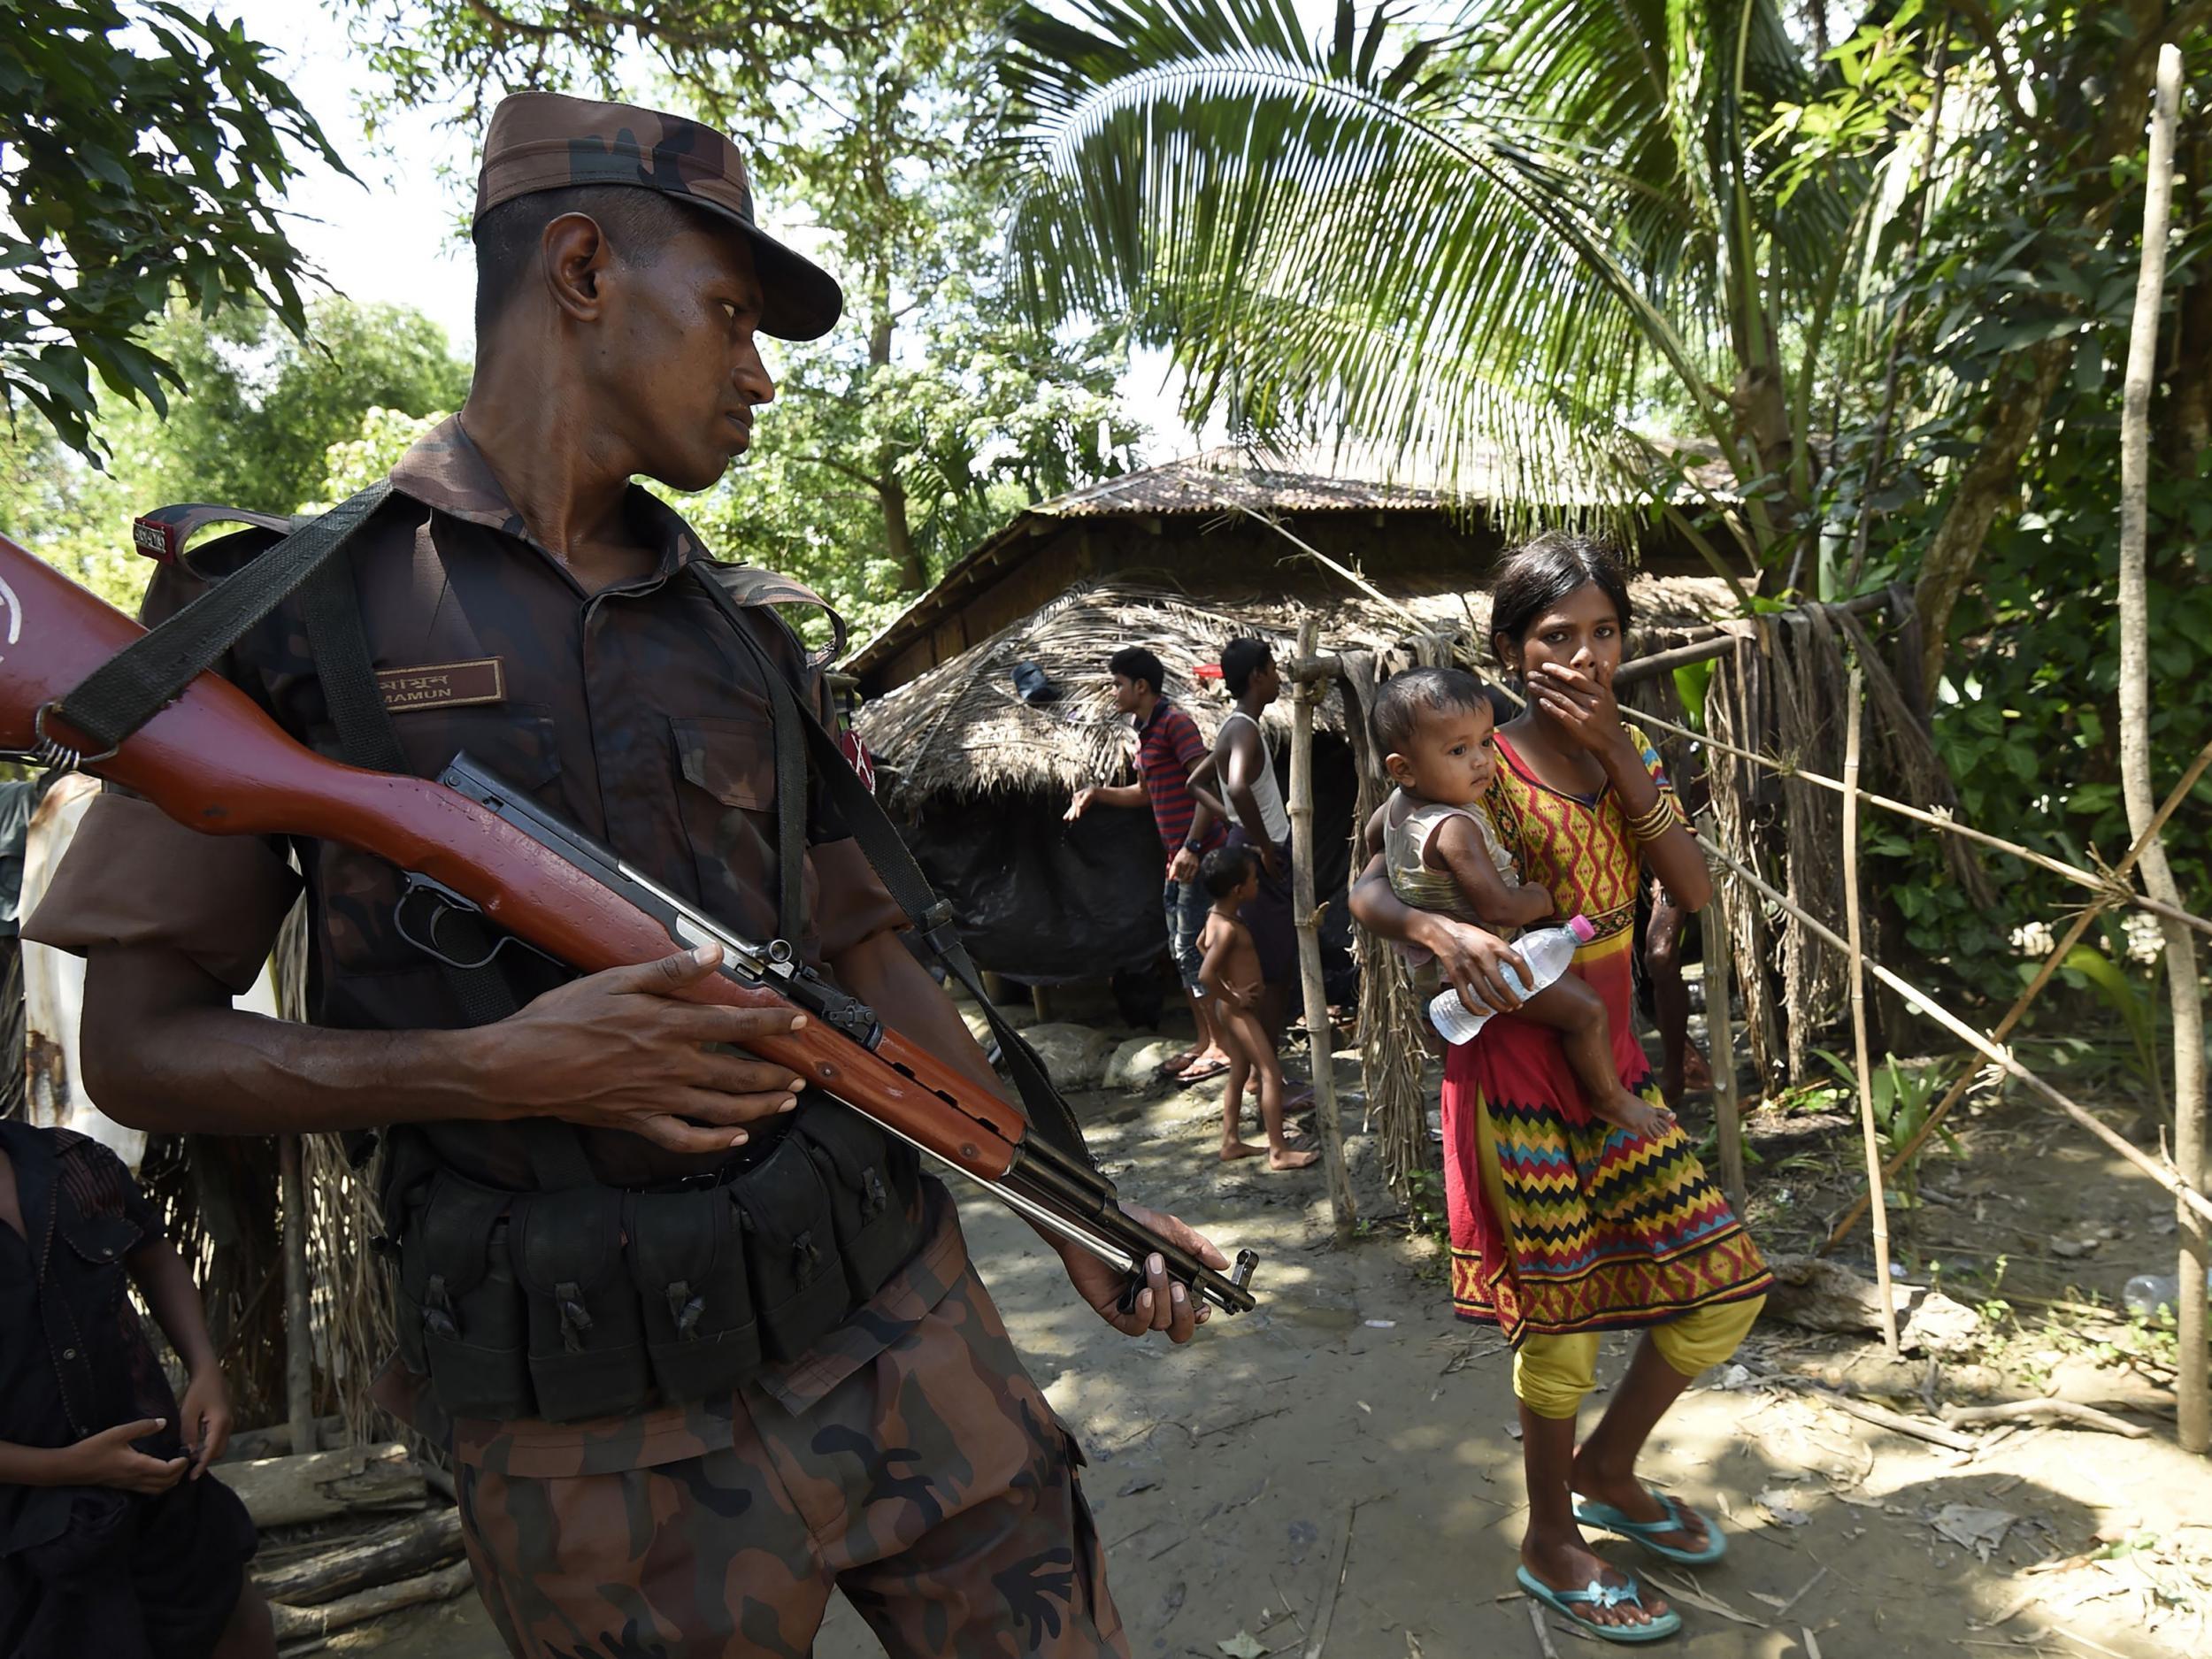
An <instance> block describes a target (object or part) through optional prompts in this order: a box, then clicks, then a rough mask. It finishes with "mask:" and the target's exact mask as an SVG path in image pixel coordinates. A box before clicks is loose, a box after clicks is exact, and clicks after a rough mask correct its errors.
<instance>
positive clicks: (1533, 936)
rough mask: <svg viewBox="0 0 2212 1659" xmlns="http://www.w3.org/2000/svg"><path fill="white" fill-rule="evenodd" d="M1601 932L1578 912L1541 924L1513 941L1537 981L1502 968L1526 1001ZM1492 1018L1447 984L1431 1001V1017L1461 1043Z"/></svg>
mask: <svg viewBox="0 0 2212 1659" xmlns="http://www.w3.org/2000/svg"><path fill="white" fill-rule="evenodd" d="M1597 936H1598V930H1597V929H1596V928H1594V927H1593V926H1590V918H1588V917H1586V916H1578V917H1576V918H1574V919H1573V920H1572V921H1571V922H1569V923H1568V924H1567V925H1566V926H1563V927H1540V928H1537V929H1536V930H1535V931H1534V932H1532V933H1523V934H1522V935H1521V936H1520V937H1519V938H1518V939H1517V940H1515V941H1513V949H1515V950H1516V951H1517V952H1518V953H1519V954H1520V957H1521V960H1522V961H1523V962H1525V963H1526V964H1528V974H1529V978H1530V979H1531V980H1532V981H1533V983H1532V984H1529V985H1523V984H1522V983H1521V976H1520V975H1519V974H1517V973H1516V972H1513V970H1512V969H1511V968H1509V967H1508V968H1501V969H1499V972H1501V973H1502V974H1503V975H1504V976H1505V979H1506V983H1507V984H1509V985H1510V986H1511V987H1513V988H1514V990H1515V991H1517V992H1518V993H1519V994H1520V996H1521V998H1522V1000H1523V1001H1524V1002H1525V1001H1526V1000H1527V999H1528V998H1530V997H1532V996H1533V995H1536V994H1537V992H1539V991H1540V990H1542V989H1543V988H1544V987H1546V986H1548V985H1549V984H1550V983H1551V982H1552V981H1553V980H1554V979H1557V978H1558V977H1559V976H1560V975H1561V974H1563V973H1564V972H1566V971H1567V964H1569V963H1571V962H1572V961H1573V960H1574V959H1575V952H1576V950H1578V949H1579V948H1581V947H1582V946H1584V945H1586V944H1588V943H1589V942H1590V941H1592V940H1593V939H1595V938H1596V937H1597ZM1429 1018H1430V1019H1432V1021H1434V1022H1435V1025H1436V1028H1437V1030H1438V1031H1440V1032H1441V1033H1443V1036H1444V1041H1446V1042H1448V1043H1451V1044H1453V1045H1454V1046H1457V1045H1458V1044H1460V1043H1463V1042H1472V1041H1474V1040H1475V1033H1477V1032H1479V1031H1480V1030H1481V1029H1482V1027H1483V1024H1484V1022H1485V1021H1486V1020H1487V1019H1488V1018H1490V1015H1489V1013H1488V1012H1484V1013H1480V1014H1471V1013H1469V1012H1468V1011H1467V1005H1466V1003H1464V1002H1461V1001H1460V1000H1459V993H1458V992H1457V991H1455V990H1452V989H1450V988H1447V989H1445V990H1443V991H1441V992H1439V993H1438V994H1437V996H1436V998H1435V1000H1434V1001H1432V1002H1430V1004H1429Z"/></svg>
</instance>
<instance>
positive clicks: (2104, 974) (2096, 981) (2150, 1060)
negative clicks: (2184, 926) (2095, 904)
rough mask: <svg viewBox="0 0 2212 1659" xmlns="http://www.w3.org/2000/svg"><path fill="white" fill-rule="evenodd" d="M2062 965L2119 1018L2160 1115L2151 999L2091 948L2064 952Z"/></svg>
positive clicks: (2155, 1021) (2161, 1106)
mask: <svg viewBox="0 0 2212 1659" xmlns="http://www.w3.org/2000/svg"><path fill="white" fill-rule="evenodd" d="M2023 965H2025V964H2023ZM2063 966H2064V969H2065V971H2066V972H2069V973H2074V974H2078V975H2080V976H2081V978H2082V979H2084V980H2085V982H2086V983H2088V984H2089V985H2091V986H2092V987H2094V988H2095V989H2096V992H2097V994H2098V995H2100V996H2101V997H2103V998H2104V1000H2105V1002H2106V1004H2107V1006H2108V1007H2109V1008H2110V1009H2111V1010H2112V1011H2113V1012H2114V1013H2116V1014H2117V1015H2118V1016H2119V1017H2120V1023H2121V1024H2122V1025H2125V1026H2126V1027H2127V1033H2128V1041H2130V1042H2131V1043H2133V1044H2134V1045H2135V1060H2136V1064H2137V1065H2138V1067H2139V1068H2140V1070H2141V1071H2142V1074H2143V1078H2144V1080H2145V1081H2147V1083H2148V1084H2149V1085H2150V1088H2151V1095H2152V1099H2153V1101H2154V1102H2155V1103H2156V1105H2157V1107H2158V1109H2159V1110H2160V1111H2161V1112H2163V1111H2164V1110H2165V1090H2164V1088H2163V1087H2162V1083H2161V1080H2160V1070H2159V1064H2158V1041H2157V1032H2158V1018H2157V1016H2156V1015H2155V1014H2154V1013H2153V1012H2152V1011H2151V1005H2150V1000H2149V999H2148V998H2147V997H2146V996H2145V995H2143V994H2142V992H2141V991H2139V990H2138V989H2137V988H2136V987H2135V986H2134V984H2133V983H2132V982H2131V981H2130V980H2129V979H2128V977H2127V975H2126V974H2125V973H2124V972H2122V971H2121V969H2120V966H2119V964H2117V963H2116V962H2114V961H2113V959H2112V958H2111V957H2110V956H2106V955H2105V954H2104V952H2103V951H2101V950H2099V949H2097V948H2096V947H2095V946H2094V945H2076V946H2075V947H2074V948H2073V949H2071V950H2070V951H2068V952H2067V953H2066V957H2065V962H2064V964H2063Z"/></svg>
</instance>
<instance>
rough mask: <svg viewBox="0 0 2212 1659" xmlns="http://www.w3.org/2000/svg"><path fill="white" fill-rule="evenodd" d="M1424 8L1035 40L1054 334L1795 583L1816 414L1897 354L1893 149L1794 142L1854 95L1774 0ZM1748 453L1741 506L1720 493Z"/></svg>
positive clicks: (1032, 190) (1029, 82)
mask: <svg viewBox="0 0 2212 1659" xmlns="http://www.w3.org/2000/svg"><path fill="white" fill-rule="evenodd" d="M1070 13H1072V14H1073V16H1072V17H1071V16H1070V15H1069V14H1070ZM1403 15H1404V14H1403V13H1402V12H1395V13H1394V12H1391V11H1390V10H1389V9H1388V8H1386V7H1384V8H1379V9H1377V10H1376V11H1375V12H1372V14H1371V15H1370V16H1369V17H1368V18H1367V19H1366V20H1365V21H1364V23H1363V22H1362V21H1361V19H1360V17H1359V15H1358V13H1357V11H1356V8H1355V6H1354V4H1352V0H1339V4H1338V7H1337V12H1336V19H1335V27H1334V29H1333V31H1332V32H1330V33H1329V34H1327V35H1323V36H1320V37H1318V38H1309V37H1308V36H1307V35H1305V34H1304V33H1303V32H1302V28H1301V26H1300V24H1299V21H1298V19H1297V18H1296V16H1295V14H1294V11H1293V9H1292V5H1291V4H1290V0H1064V3H1063V4H1062V5H1061V6H1060V7H1059V8H1058V12H1057V14H1055V13H1048V12H1044V11H1041V10H1039V9H1036V8H1034V7H1031V8H1029V9H1026V10H1025V11H1024V12H1021V13H1020V14H1019V15H1018V17H1017V19H1016V20H1015V22H1014V23H1013V25H1012V30H1011V38H1010V42H1009V44H1008V47H1007V50H1006V56H1005V58H1004V60H1003V63H1002V71H1001V73H1002V80H1003V81H1004V82H1005V84H1006V85H1007V87H1008V88H1009V90H1010V93H1011V95H1012V104H1011V107H1012V111H1013V115H1014V119H1015V121H1016V124H1017V127H1018V146H1019V149H1020V150H1021V153H1022V160H1023V179H1024V190H1023V194H1022V196H1021V199H1020V202H1019V205H1018V209H1017V211H1016V214H1015V219H1014V221H1013V225H1012V233H1011V234H1012V245H1013V248H1014V250H1015V257H1016V260H1017V269H1018V272H1019V273H1020V276H1021V280H1022V281H1023V282H1024V283H1025V294H1026V296H1027V300H1028V303H1029V304H1030V305H1031V307H1032V309H1033V311H1034V313H1035V314H1036V316H1037V317H1038V318H1039V319H1041V320H1046V321H1058V320H1060V319H1064V318H1067V317H1071V316H1075V315H1080V314H1085V313H1088V314H1091V315H1114V314H1119V313H1126V314H1128V315H1129V316H1130V317H1131V318H1132V319H1133V321H1134V323H1135V325H1136V326H1137V329H1138V331H1139V333H1140V334H1141V335H1143V336H1145V337H1147V338H1148V339H1149V340H1151V341H1154V342H1161V343H1165V344H1168V345H1171V347H1172V348H1173V349H1174V351H1175V353H1176V355H1177V357H1178V358H1179V361H1180V363H1181V365H1182V366H1183V367H1184V368H1185V370H1186V371H1187V375H1188V381H1187V384H1188V385H1189V387H1190V388H1191V389H1190V393H1189V398H1190V403H1191V404H1192V406H1193V407H1194V409H1196V408H1202V407H1207V406H1215V405H1217V400H1221V399H1223V398H1225V397H1233V399H1234V401H1235V403H1236V404H1237V408H1238V412H1239V414H1240V415H1241V416H1242V417H1243V418H1245V419H1248V420H1249V421H1250V422H1252V423H1253V424H1254V425H1255V426H1256V427H1257V428H1258V429H1260V430H1261V431H1263V432H1275V433H1281V434H1286V435H1288V434H1295V435H1299V436H1305V437H1316V436H1322V437H1325V436H1331V435H1337V436H1343V435H1351V436H1355V437H1357V438H1359V439H1361V440H1363V441H1365V442H1371V443H1374V444H1377V445H1379V447H1380V448H1381V449H1383V450H1384V451H1386V453H1388V454H1390V455H1392V456H1394V457H1398V458H1399V459H1400V460H1401V461H1402V462H1405V463H1406V464H1408V465H1418V466H1419V467H1420V468H1421V469H1422V470H1424V471H1428V472H1434V473H1437V474H1439V475H1440V476H1442V477H1444V478H1446V479H1447V480H1453V479H1458V478H1471V477H1472V476H1473V475H1474V473H1473V463H1474V462H1475V461H1476V460H1477V459H1478V458H1479V457H1486V458H1487V459H1488V461H1489V464H1490V465H1492V466H1494V465H1496V464H1497V462H1498V461H1499V459H1500V458H1503V459H1505V460H1506V461H1507V462H1508V463H1509V465H1510V467H1511V469H1512V473H1511V476H1512V484H1511V489H1512V493H1514V494H1516V495H1518V496H1519V497H1520V499H1521V500H1522V501H1523V502H1525V503H1534V504H1537V505H1551V504H1556V503H1571V502H1576V501H1583V500H1588V499H1589V498H1590V496H1591V492H1592V491H1593V489H1595V490H1596V491H1597V492H1598V495H1599V498H1600V499H1599V503H1598V504H1601V505H1604V506H1609V507H1611V508H1613V509H1614V510H1616V511H1617V512H1619V513H1621V514H1624V515H1625V514H1629V513H1637V512H1649V513H1657V514H1659V515H1662V516H1663V517H1664V518H1667V519H1668V520H1669V521H1670V522H1671V523H1672V524H1673V526H1674V527H1675V528H1676V529H1677V531H1678V533H1680V534H1683V535H1685V536H1686V537H1687V538H1688V539H1690V540H1691V541H1692V542H1693V543H1694V545H1696V546H1698V547H1699V549H1700V550H1701V551H1702V552H1703V553H1704V554H1705V556H1706V557H1707V558H1708V559H1709V562H1711V563H1712V564H1713V565H1714V567H1715V568H1716V569H1717V570H1722V571H1724V572H1729V573H1732V572H1736V571H1740V570H1742V569H1743V568H1745V567H1746V566H1747V565H1748V566H1750V567H1751V568H1753V569H1755V570H1757V571H1759V572H1762V579H1763V580H1764V581H1765V582H1766V584H1767V585H1768V586H1769V587H1770V588H1771V587H1778V586H1780V585H1782V583H1783V581H1784V580H1789V581H1791V582H1794V580H1795V577H1794V576H1793V575H1792V574H1790V572H1792V571H1793V567H1795V566H1798V565H1801V561H1802V557H1803V554H1804V552H1805V550H1806V549H1807V547H1808V545H1809V542H1810V541H1811V540H1812V538H1813V537H1814V535H1816V534H1817V531H1818V527H1819V526H1818V523H1817V515H1816V512H1815V511H1814V503H1815V502H1816V494H1817V490H1818V488H1819V485H1820V482H1821V477H1820V473H1821V468H1822V457H1821V455H1820V453H1819V450H1818V449H1817V447H1816V445H1815V444H1814V442H1812V440H1811V435H1810V434H1811V432H1812V430H1813V426H1814V424H1815V394H1816V388H1818V387H1820V386H1822V385H1823V384H1824V383H1831V384H1832V383H1833V380H1834V379H1835V377H1837V376H1838V375H1839V373H1849V371H1850V368H1851V367H1852V365H1854V364H1855V363H1856V362H1857V361H1859V360H1860V359H1863V357H1865V356H1866V355H1868V354H1869V353H1870V351H1872V350H1873V349H1875V348H1876V347H1877V346H1878V340H1877V339H1876V338H1875V335H1874V332H1873V331H1872V330H1870V329H1869V328H1866V327H1864V326H1862V321H1861V311H1860V308H1859V307H1858V305H1857V304H1856V303H1855V300H1856V298H1857V297H1858V295H1859V289H1860V278H1861V274H1862V273H1863V272H1865V271H1866V270H1867V269H1868V267H1869V264H1870V261H1869V257H1868V256H1869V253H1870V250H1873V249H1874V248H1876V247H1877V245H1878V241H1879V239H1880V237H1881V236H1882V234H1883V233H1884V231H1885V229H1886V227H1888V226H1889V225H1890V223H1891V222H1892V217H1893V210H1894V208H1895V206H1896V204H1897V201H1898V199H1899V197H1900V196H1901V190H1900V189H1898V188H1879V187H1880V184H1881V180H1882V178H1883V166H1882V164H1881V158H1880V157H1879V156H1878V155H1870V154H1868V153H1867V150H1868V148H1869V147H1867V146H1865V145H1861V146H1859V147H1858V150H1857V153H1854V152H1853V151H1852V150H1849V149H1847V148H1845V147H1827V148H1824V150H1823V151H1822V153H1821V155H1820V157H1819V158H1818V162H1817V165H1815V164H1814V162H1813V160H1812V157H1811V150H1810V148H1809V141H1806V140H1803V139H1802V138H1801V135H1800V123H1798V122H1797V121H1796V120H1794V119H1793V116H1794V113H1795V111H1798V110H1800V109H1801V108H1802V106H1804V105H1806V104H1809V102H1811V101H1812V100H1813V99H1814V98H1815V97H1816V96H1817V95H1818V94H1819V93H1820V91H1821V90H1822V87H1823V84H1824V81H1825V82H1827V83H1832V82H1833V81H1834V79H1835V76H1836V73H1837V72H1836V70H1835V68H1834V66H1833V65H1829V64H1825V63H1823V62H1821V61H1820V60H1819V59H1818V58H1817V57H1816V55H1815V54H1813V53H1811V52H1810V51H1809V50H1806V49H1803V48H1801V46H1800V45H1799V44H1798V42H1795V41H1793V39H1792V37H1791V35H1790V34H1789V32H1788V30H1787V29H1786V27H1785V25H1784V21H1783V18H1782V16H1781V13H1780V10H1779V8H1778V6H1777V4H1774V0H1463V4H1461V5H1460V6H1459V8H1458V9H1457V10H1456V12H1453V13H1451V14H1449V15H1448V16H1446V17H1443V18H1441V19H1440V20H1439V21H1438V22H1437V23H1436V24H1434V25H1433V26H1432V27H1426V28H1422V29H1413V28H1409V27H1405V26H1404V25H1403V24H1402V21H1401V19H1402V17H1403ZM1809 59H1810V60H1811V61H1809ZM1899 125H1902V124H1901V123H1899ZM1901 136H1902V134H1894V135H1893V138H1892V142H1890V143H1889V145H1888V149H1889V150H1890V151H1891V152H1895V151H1897V150H1899V148H1900V146H1899V145H1898V144H1897V143H1896V142H1894V139H1895V138H1897V137H1901ZM1801 147H1802V148H1801ZM1893 182H1894V181H1893ZM1874 378H1875V379H1877V380H1878V378H1879V374H1878V365H1877V367H1876V373H1875V375H1874ZM1654 425H1660V426H1664V427H1669V428H1671V429H1672V430H1674V431H1677V432H1679V433H1682V434H1684V435H1686V436H1688V437H1690V438H1691V439H1693V440H1694V441H1695V442H1694V448H1692V449H1682V448H1678V447H1677V446H1674V445H1671V444H1668V443H1663V442H1655V440H1654V439H1653V438H1651V437H1650V436H1648V435H1646V432H1645V430H1643V429H1646V428H1649V427H1651V426H1654ZM1715 455H1717V456H1718V457H1720V458H1721V459H1722V460H1724V462H1725V464H1726V467H1727V470H1728V471H1729V472H1732V474H1733V479H1734V484H1733V488H1732V495H1722V494H1720V493H1718V492H1707V491H1704V490H1702V489H1701V488H1700V486H1699V485H1698V483H1697V481H1696V477H1695V475H1694V472H1693V468H1692V465H1691V464H1692V463H1694V462H1695V461H1697V460H1699V459H1709V458H1711V457H1713V456H1715ZM1708 472H1709V469H1708ZM1699 497H1702V504H1703V506H1704V507H1705V508H1706V509H1708V511H1706V512H1703V513H1698V512H1697V507H1698V504H1699V503H1698V498H1699ZM1685 506H1687V507H1689V509H1690V511H1684V508H1685ZM1693 514H1696V515H1697V518H1699V519H1701V520H1702V522H1703V524H1704V525H1705V526H1707V528H1710V526H1713V525H1715V524H1717V525H1718V526H1721V528H1720V529H1718V530H1717V531H1715V532H1714V533H1713V534H1710V535H1709V534H1706V533H1705V530H1703V529H1701V528H1700V527H1699V526H1698V524H1696V523H1694V522H1693V517H1692V515H1693ZM1739 591H1740V590H1739Z"/></svg>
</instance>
